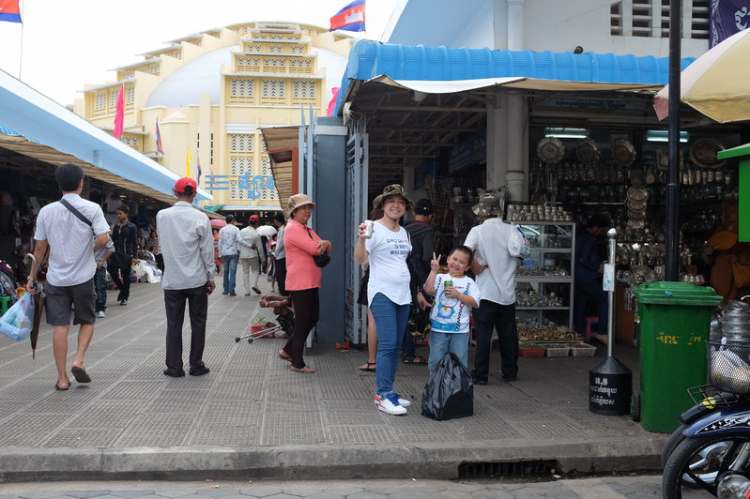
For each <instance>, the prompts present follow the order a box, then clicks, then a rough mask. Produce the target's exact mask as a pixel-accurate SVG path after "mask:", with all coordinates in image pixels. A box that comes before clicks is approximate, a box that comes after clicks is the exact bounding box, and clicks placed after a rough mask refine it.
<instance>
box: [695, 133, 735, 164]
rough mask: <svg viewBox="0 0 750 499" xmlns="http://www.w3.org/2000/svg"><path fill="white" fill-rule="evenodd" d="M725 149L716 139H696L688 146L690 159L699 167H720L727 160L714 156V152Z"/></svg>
mask: <svg viewBox="0 0 750 499" xmlns="http://www.w3.org/2000/svg"><path fill="white" fill-rule="evenodd" d="M724 149H726V147H724V144H722V143H721V141H719V140H717V139H698V140H696V141H695V142H694V143H693V145H692V146H690V161H692V162H693V163H694V164H695V165H697V166H700V167H701V168H721V167H722V166H724V163H726V162H727V160H720V159H717V158H716V153H718V152H719V151H723V150H724Z"/></svg>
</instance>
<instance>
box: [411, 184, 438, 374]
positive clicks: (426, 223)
mask: <svg viewBox="0 0 750 499" xmlns="http://www.w3.org/2000/svg"><path fill="white" fill-rule="evenodd" d="M432 212H433V207H432V201H430V200H429V199H427V198H422V199H420V200H418V201H417V202H416V204H415V205H414V220H410V221H408V222H406V223H405V224H404V229H406V232H408V233H409V238H410V239H411V247H412V250H411V263H412V265H413V269H414V273H415V277H416V279H417V283H416V284H417V302H418V305H419V310H415V309H414V308H412V310H413V313H412V319H413V320H414V323H415V325H416V327H417V328H418V330H420V331H423V330H424V327H425V326H426V324H427V317H429V315H428V313H427V308H428V307H429V306H430V303H431V302H432V297H431V296H429V295H428V294H427V293H425V291H424V289H423V286H424V283H425V281H426V280H427V277H428V276H429V275H430V262H431V261H432V254H433V252H434V251H435V231H434V229H433V228H432V227H431V226H430V220H432ZM404 364H407V365H426V364H427V361H426V360H425V359H424V357H422V356H421V355H417V347H416V344H415V343H414V337H413V336H412V335H411V332H410V331H407V332H406V334H405V335H404Z"/></svg>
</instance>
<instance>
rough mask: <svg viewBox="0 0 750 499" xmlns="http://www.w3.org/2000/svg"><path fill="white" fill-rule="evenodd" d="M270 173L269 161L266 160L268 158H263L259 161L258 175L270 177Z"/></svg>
mask: <svg viewBox="0 0 750 499" xmlns="http://www.w3.org/2000/svg"><path fill="white" fill-rule="evenodd" d="M271 173H272V172H271V160H270V159H268V156H264V157H262V158H261V159H260V174H261V175H271Z"/></svg>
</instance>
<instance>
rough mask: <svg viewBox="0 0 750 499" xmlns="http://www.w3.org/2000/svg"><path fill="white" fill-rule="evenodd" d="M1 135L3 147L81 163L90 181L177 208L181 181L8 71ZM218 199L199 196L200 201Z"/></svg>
mask: <svg viewBox="0 0 750 499" xmlns="http://www.w3.org/2000/svg"><path fill="white" fill-rule="evenodd" d="M0 134H2V135H0V139H2V140H0V147H5V148H8V149H11V150H16V151H17V152H20V153H21V154H26V155H28V156H32V157H34V156H36V157H40V158H41V157H44V158H49V157H50V156H52V155H54V153H55V152H57V153H59V158H58V159H57V160H56V161H57V162H64V161H74V162H77V163H79V164H81V166H82V167H84V170H86V174H87V175H89V176H92V177H94V178H99V179H100V180H103V181H105V182H108V183H113V184H115V185H118V186H119V187H122V188H124V189H127V190H131V191H134V192H137V193H139V194H142V195H144V196H148V197H153V198H155V199H159V200H162V201H165V202H168V203H172V202H174V194H173V188H174V183H175V181H176V180H177V179H178V178H179V177H180V176H179V175H177V174H176V173H174V172H172V171H171V170H169V169H168V168H166V167H164V166H162V165H160V164H159V163H157V162H155V161H153V160H151V159H149V158H148V157H146V156H144V155H143V154H141V153H140V152H138V151H136V150H135V149H133V148H132V147H129V146H127V145H126V144H124V143H122V142H120V141H119V140H117V139H116V138H114V137H112V136H111V135H110V134H108V133H106V132H105V131H103V130H101V129H99V128H98V127H96V126H94V125H93V124H91V123H90V122H88V121H86V120H85V119H83V118H82V117H80V116H78V115H77V114H75V113H73V112H71V111H69V110H68V109H66V108H65V107H63V106H61V105H60V104H58V103H56V102H54V101H53V100H51V99H50V98H48V97H46V96H44V95H42V94H40V93H39V92H37V91H36V90H34V89H33V88H31V87H29V86H28V85H26V84H24V83H23V82H21V81H19V80H17V79H16V78H14V77H12V76H10V75H9V74H8V73H6V72H4V71H0ZM19 138H22V142H23V143H22V142H19V140H18V139H19ZM42 161H44V159H42ZM48 161H52V160H48ZM52 163H53V164H55V161H52ZM212 198H213V197H212V196H211V194H209V193H208V192H206V191H204V190H202V189H199V190H198V196H197V197H196V199H203V200H205V199H212Z"/></svg>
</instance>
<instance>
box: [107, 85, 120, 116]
mask: <svg viewBox="0 0 750 499" xmlns="http://www.w3.org/2000/svg"><path fill="white" fill-rule="evenodd" d="M118 93H120V89H119V88H117V89H114V90H110V91H109V109H110V110H111V111H112V112H113V113H114V112H115V110H116V109H117V94H118Z"/></svg>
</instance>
